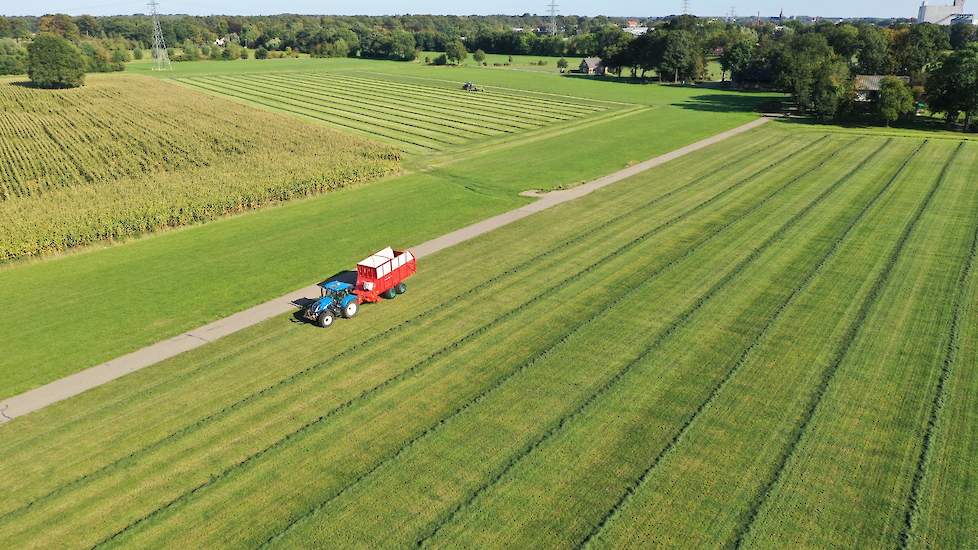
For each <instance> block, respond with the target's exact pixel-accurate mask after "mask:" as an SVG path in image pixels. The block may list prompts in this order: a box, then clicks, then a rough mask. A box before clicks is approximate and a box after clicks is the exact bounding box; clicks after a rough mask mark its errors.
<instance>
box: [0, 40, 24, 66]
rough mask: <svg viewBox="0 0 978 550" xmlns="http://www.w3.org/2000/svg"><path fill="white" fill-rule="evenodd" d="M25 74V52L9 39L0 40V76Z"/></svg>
mask: <svg viewBox="0 0 978 550" xmlns="http://www.w3.org/2000/svg"><path fill="white" fill-rule="evenodd" d="M26 72H27V50H26V49H25V48H24V47H23V46H21V45H20V44H18V43H17V41H15V40H12V39H10V38H3V39H0V74H24V73H26Z"/></svg>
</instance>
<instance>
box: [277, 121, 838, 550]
mask: <svg viewBox="0 0 978 550" xmlns="http://www.w3.org/2000/svg"><path fill="white" fill-rule="evenodd" d="M820 141H821V140H819V141H817V142H815V143H818V142H820ZM815 143H812V144H810V145H809V146H812V145H814V144H815ZM840 152H841V148H840V149H838V150H836V151H835V152H833V153H832V154H831V155H830V157H829V158H827V159H825V160H824V161H823V162H821V163H819V164H818V165H817V166H816V167H814V168H812V169H809V170H807V171H805V172H803V173H802V174H799V175H798V176H795V177H793V178H791V179H790V180H789V181H787V182H785V183H784V184H782V185H780V186H779V187H777V188H776V189H775V190H773V191H772V192H770V193H768V194H767V196H765V197H764V198H763V199H761V200H760V201H758V202H757V203H756V204H754V205H753V206H751V207H750V208H748V209H747V210H745V211H744V212H743V213H741V214H739V215H738V216H737V217H736V218H734V219H732V220H728V221H727V222H726V223H724V224H722V225H720V226H719V227H717V228H716V229H714V230H713V231H712V232H710V233H709V234H708V235H707V236H705V237H704V238H702V239H701V240H700V241H699V242H697V243H696V244H694V245H692V246H691V247H689V248H688V249H687V250H686V251H685V252H684V253H683V254H681V255H679V256H676V257H675V258H673V259H671V260H670V261H669V262H668V263H666V264H664V265H662V266H661V267H659V268H657V269H656V270H654V271H653V272H652V273H651V274H649V275H648V276H647V277H646V279H644V280H643V281H641V282H640V283H639V284H638V285H633V286H632V287H629V290H628V291H627V292H626V293H624V294H622V295H619V296H618V297H617V298H616V299H615V300H614V301H612V302H611V303H610V304H608V305H607V306H605V307H604V309H602V310H601V311H600V312H598V313H597V314H596V315H594V316H591V317H588V318H586V319H585V320H584V321H582V322H581V323H579V324H578V325H576V326H575V327H574V328H573V329H572V330H571V331H570V332H568V333H565V334H564V336H563V337H562V338H560V339H559V340H557V341H556V342H555V343H554V344H552V345H551V346H550V347H549V348H547V349H546V350H544V351H542V352H540V353H538V354H537V355H536V356H534V357H531V358H529V359H527V360H526V361H524V362H523V363H521V364H520V365H518V366H517V367H516V368H515V369H514V370H512V371H510V372H509V373H507V374H504V375H503V376H502V377H500V378H499V379H498V380H497V381H496V382H494V383H493V384H491V385H490V386H488V387H487V388H486V389H484V390H483V391H482V392H481V393H479V394H477V395H476V396H475V397H473V398H471V399H470V400H469V401H468V402H467V403H464V404H463V405H461V406H459V407H458V408H456V409H455V410H454V411H453V412H452V413H450V414H449V415H448V416H445V417H442V418H441V419H439V420H438V421H437V422H435V424H433V425H432V426H429V427H428V428H427V429H425V430H422V431H421V432H420V433H419V434H418V435H416V436H415V437H413V438H411V439H409V440H408V441H407V442H406V443H404V444H402V446H401V447H400V448H399V449H397V450H396V451H394V452H393V453H391V454H390V455H388V456H387V457H383V458H381V459H380V460H379V461H377V462H376V463H375V464H374V466H372V467H371V468H369V469H368V470H367V471H365V472H363V473H361V474H360V475H358V476H357V477H356V478H354V480H352V481H351V482H350V483H348V484H347V485H346V486H345V487H343V488H342V489H340V490H339V491H337V492H335V493H334V494H333V495H331V496H329V497H328V498H327V499H325V500H323V501H321V502H319V503H318V504H317V505H315V506H313V507H312V508H310V509H309V510H307V511H306V513H304V514H302V515H300V516H299V517H298V518H296V519H295V520H293V521H292V522H290V523H289V524H288V525H287V526H285V527H284V528H282V529H281V530H280V532H278V533H276V534H274V535H272V536H271V537H270V538H269V539H268V540H266V541H265V543H263V545H267V544H268V543H270V542H271V541H273V540H274V539H276V538H279V537H280V536H282V534H284V533H285V532H286V531H289V530H291V529H292V528H293V527H294V526H295V525H296V524H298V523H299V522H301V521H303V520H304V519H305V518H307V517H309V516H311V515H314V514H315V513H317V512H318V511H319V510H321V509H322V508H324V507H325V506H327V505H328V504H329V503H330V502H332V501H333V500H335V499H336V498H339V497H340V496H341V495H342V494H344V493H346V492H347V491H348V490H350V489H351V488H352V487H353V486H355V485H357V484H358V483H360V482H361V481H363V480H364V479H366V478H367V477H369V476H370V475H371V474H372V473H373V472H375V471H377V470H379V469H380V468H381V467H383V466H384V465H385V464H387V463H389V462H391V461H393V460H396V459H397V458H398V457H399V456H401V455H403V454H404V453H405V452H407V451H408V450H409V449H410V448H411V447H413V446H414V444H415V443H417V441H419V440H420V439H422V438H423V437H425V436H427V435H430V434H431V433H434V432H435V431H437V430H438V429H439V428H440V427H442V426H443V425H445V424H447V423H448V422H449V421H450V420H452V419H453V418H455V417H457V416H459V415H461V414H462V413H464V412H465V411H466V410H467V409H469V408H470V407H471V406H473V405H475V404H477V403H479V402H481V401H482V400H484V399H485V398H486V397H487V396H488V395H490V394H491V393H493V392H495V391H496V390H497V389H499V388H500V387H502V386H503V385H504V384H505V383H506V382H507V381H508V380H510V379H512V378H513V377H515V376H516V375H518V374H520V373H521V372H523V371H525V370H526V369H527V368H529V367H531V366H533V365H534V364H535V363H536V362H537V361H538V360H539V359H542V358H543V357H546V356H548V355H549V354H550V353H551V352H552V351H553V350H554V349H556V348H557V347H559V346H560V345H562V344H563V343H564V342H566V341H567V340H569V339H570V338H571V337H572V336H573V335H574V334H576V333H577V332H578V331H579V330H581V329H582V328H584V327H585V326H587V325H589V324H590V323H591V322H593V321H594V320H596V319H598V318H602V317H603V316H604V315H606V314H607V313H608V312H610V311H612V310H613V309H614V308H615V307H617V306H618V305H619V304H620V303H621V302H622V301H623V300H624V299H625V297H627V296H628V295H631V294H632V293H633V292H635V291H636V290H637V289H640V288H641V287H643V286H645V285H646V284H648V283H649V282H650V281H652V280H654V279H656V278H657V277H658V276H659V275H661V274H662V273H664V272H665V271H667V270H669V269H671V268H672V267H674V266H675V265H677V264H678V263H679V262H681V261H683V260H685V259H686V258H688V257H690V256H691V255H692V254H693V253H695V252H696V251H697V250H699V249H700V248H701V247H702V246H704V245H705V244H707V243H708V242H710V241H712V240H713V238H715V237H717V236H718V235H721V234H723V233H724V232H725V231H726V230H727V229H729V228H730V227H731V226H733V225H734V224H736V223H738V222H739V221H741V220H743V219H745V218H746V217H747V216H749V215H751V214H752V213H754V212H756V211H757V210H758V209H759V208H760V207H761V206H763V205H764V204H766V203H767V202H768V201H769V200H770V199H771V198H773V197H774V196H776V195H778V194H780V193H781V192H782V191H784V190H785V189H787V188H788V187H790V186H792V185H793V184H795V183H797V182H798V181H799V180H801V179H802V178H804V177H805V176H807V175H809V174H810V173H811V172H813V171H814V170H817V169H818V168H819V167H821V166H823V165H824V164H825V163H827V162H828V160H829V159H830V158H834V157H835V156H836V155H837V154H839V153H840ZM794 154H795V153H792V154H791V155H788V156H787V157H786V158H790V157H791V156H794ZM768 168H769V167H768ZM766 170H767V169H764V170H762V172H763V171H766ZM755 176H756V175H754V176H749V177H748V178H745V180H744V181H747V180H750V179H753V177H755ZM709 200H710V201H712V200H713V199H709ZM663 225H665V224H663ZM656 229H658V228H656ZM656 229H653V230H652V231H656ZM636 241H637V239H636ZM636 241H633V242H632V243H628V244H629V245H631V244H633V243H635V242H636ZM617 254H618V252H616V253H615V254H614V255H617Z"/></svg>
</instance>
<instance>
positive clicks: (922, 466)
mask: <svg viewBox="0 0 978 550" xmlns="http://www.w3.org/2000/svg"><path fill="white" fill-rule="evenodd" d="M963 145H964V142H962V143H961V145H959V150H960V147H962V146H963ZM952 160H953V159H952ZM976 256H978V224H976V226H975V233H974V235H973V237H972V239H971V247H970V249H969V252H968V257H967V259H966V260H965V264H964V268H963V269H962V270H961V273H960V275H959V277H958V282H957V293H956V294H955V296H954V305H953V306H952V310H951V311H952V313H951V326H950V328H949V331H948V339H947V346H946V347H945V350H944V360H943V363H942V364H941V374H940V377H939V378H938V380H937V388H936V389H935V391H934V399H933V401H932V402H931V408H930V415H929V416H928V418H927V428H926V430H925V431H924V437H923V443H922V445H921V448H920V455H919V456H918V457H917V465H916V468H915V469H914V474H913V481H912V482H911V485H910V492H909V493H908V494H907V503H906V508H905V509H904V516H903V527H902V528H901V530H900V538H899V546H900V548H902V549H905V548H908V547H909V546H910V538H911V535H912V533H913V529H914V523H915V521H916V518H917V514H918V509H919V506H920V502H919V499H920V491H921V489H922V488H923V483H924V479H925V478H926V477H927V466H928V464H929V462H930V456H931V452H932V444H933V439H934V430H936V429H937V425H938V423H939V422H940V420H941V412H942V411H943V410H944V403H945V402H946V395H945V389H946V387H947V381H948V379H949V378H950V376H951V369H952V367H953V366H954V362H955V361H956V360H957V356H958V348H959V334H960V331H961V312H962V310H963V309H964V307H965V303H964V302H965V298H966V294H967V292H968V279H969V278H970V277H971V273H972V271H973V270H974V264H975V257H976Z"/></svg>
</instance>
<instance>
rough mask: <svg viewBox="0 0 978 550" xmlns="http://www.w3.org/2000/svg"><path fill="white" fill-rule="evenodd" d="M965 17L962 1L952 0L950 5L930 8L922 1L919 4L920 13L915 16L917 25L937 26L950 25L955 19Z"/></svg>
mask: <svg viewBox="0 0 978 550" xmlns="http://www.w3.org/2000/svg"><path fill="white" fill-rule="evenodd" d="M962 15H965V12H964V0H954V3H953V4H951V5H947V4H942V5H939V6H931V5H929V4H927V0H924V1H923V2H922V3H921V4H920V12H919V13H918V14H917V22H918V23H935V24H937V25H950V24H951V23H953V22H954V20H955V19H957V18H960V16H962Z"/></svg>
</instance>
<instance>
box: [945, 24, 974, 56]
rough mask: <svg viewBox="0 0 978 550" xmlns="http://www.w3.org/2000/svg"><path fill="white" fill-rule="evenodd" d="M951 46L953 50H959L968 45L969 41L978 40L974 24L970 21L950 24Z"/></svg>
mask: <svg viewBox="0 0 978 550" xmlns="http://www.w3.org/2000/svg"><path fill="white" fill-rule="evenodd" d="M950 39H951V40H950V41H951V47H952V48H954V49H955V50H961V49H964V48H965V47H967V46H968V44H969V43H971V42H974V41H975V40H978V32H976V30H975V26H974V25H972V24H970V23H955V24H953V25H951V37H950Z"/></svg>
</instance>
